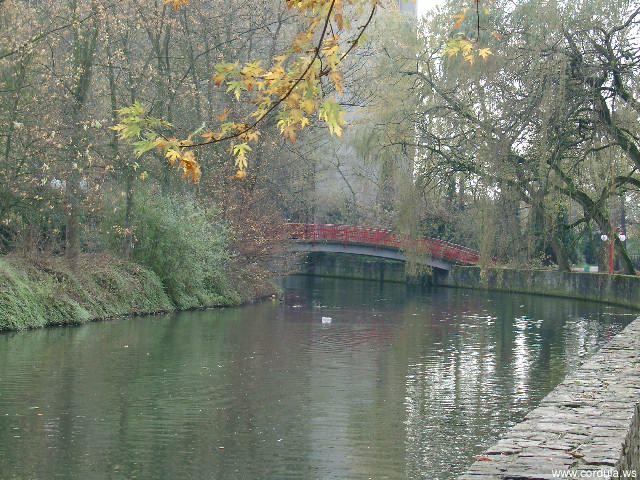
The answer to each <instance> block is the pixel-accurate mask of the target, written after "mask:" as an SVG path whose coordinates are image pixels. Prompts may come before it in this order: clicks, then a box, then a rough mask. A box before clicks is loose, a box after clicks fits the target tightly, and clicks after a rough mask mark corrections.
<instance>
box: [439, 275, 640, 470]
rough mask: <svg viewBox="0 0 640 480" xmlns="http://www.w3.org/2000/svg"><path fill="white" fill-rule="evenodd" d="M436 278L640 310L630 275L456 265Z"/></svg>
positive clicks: (638, 281)
mask: <svg viewBox="0 0 640 480" xmlns="http://www.w3.org/2000/svg"><path fill="white" fill-rule="evenodd" d="M436 281H437V283H439V284H442V285H447V286H451V287H463V288H481V289H482V288H485V289H489V290H501V291H506V292H518V293H534V294H542V295H551V296H557V297H570V298H579V299H584V300H594V301H597V302H606V303H612V304H617V305H624V306H627V307H632V308H639V309H640V277H634V276H628V275H613V276H610V275H607V274H603V273H576V272H571V273H569V272H558V271H554V270H514V269H506V268H488V269H484V270H483V269H481V268H480V267H454V268H453V269H452V270H451V272H449V274H448V275H446V276H444V275H443V276H441V277H439V276H437V277H436ZM639 478H640V477H639Z"/></svg>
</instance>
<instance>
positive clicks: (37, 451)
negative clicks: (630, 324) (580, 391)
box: [0, 279, 633, 480]
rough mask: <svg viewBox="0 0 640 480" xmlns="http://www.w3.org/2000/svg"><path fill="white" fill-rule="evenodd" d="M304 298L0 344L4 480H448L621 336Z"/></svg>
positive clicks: (516, 300) (384, 292)
mask: <svg viewBox="0 0 640 480" xmlns="http://www.w3.org/2000/svg"><path fill="white" fill-rule="evenodd" d="M294 284H295V287H296V289H295V291H294V290H293V289H290V290H289V291H290V292H291V291H294V293H295V295H296V299H295V304H300V305H302V306H301V307H299V308H293V307H292V305H278V304H272V303H266V304H261V305H256V306H251V307H246V308H239V309H228V310H222V311H207V312H188V313H183V314H179V315H178V316H176V317H160V318H147V319H132V320H124V321H116V322H108V323H98V324H92V325H86V326H83V327H79V328H61V329H49V330H42V331H38V332H29V333H25V334H20V335H2V336H0V393H1V394H2V395H0V471H2V472H3V474H5V472H21V474H22V475H25V476H27V475H30V476H32V477H35V478H43V477H45V476H54V475H59V476H61V477H64V478H95V477H96V472H99V473H103V472H108V473H109V472H114V473H113V476H114V477H117V474H116V472H125V473H123V475H127V476H133V475H137V476H138V477H140V478H145V477H146V478H188V477H191V478H225V479H231V480H234V479H240V478H242V479H244V478H278V479H283V478H300V477H301V476H302V477H305V478H326V477H331V476H335V477H339V478H368V477H369V476H373V477H375V478H384V477H385V476H386V477H388V478H398V477H400V478H404V477H407V478H424V477H427V478H435V477H436V476H439V475H442V476H440V477H439V478H445V477H447V476H453V474H454V473H455V472H456V471H460V470H462V469H464V465H465V463H466V460H465V459H470V458H471V455H473V454H474V453H478V452H480V451H482V449H483V447H484V446H486V445H488V444H490V443H491V442H492V441H493V439H494V438H495V437H496V436H497V435H499V434H500V432H502V431H504V430H505V429H506V428H507V427H508V426H509V425H510V424H513V423H514V422H516V421H518V420H519V419H520V418H522V416H523V415H524V414H525V413H526V412H527V411H528V410H529V409H530V408H531V406H532V405H533V404H535V403H537V402H538V401H539V400H540V398H541V397H542V396H544V394H546V393H547V392H548V391H549V390H550V389H551V388H553V386H555V385H556V384H557V383H558V382H559V381H560V380H561V379H562V378H563V376H564V374H565V372H567V371H569V369H572V368H574V366H575V365H577V363H578V362H579V361H580V357H581V356H583V354H584V353H585V352H588V351H590V350H592V349H593V348H594V347H595V346H597V345H599V344H600V343H601V342H602V341H603V339H604V338H606V337H607V336H610V335H612V334H613V333H615V332H616V331H618V330H619V329H620V328H621V323H620V319H619V318H617V317H616V316H615V315H602V313H603V312H609V313H612V312H615V310H605V309H606V307H602V306H597V305H594V304H586V303H581V302H575V301H573V300H561V299H549V298H544V297H528V296H518V295H501V294H489V293H486V292H471V291H464V290H453V289H444V290H435V291H427V290H424V291H421V290H411V289H408V288H406V287H405V286H403V285H382V286H381V285H380V284H377V283H375V282H369V283H367V282H345V281H336V280H327V279H324V280H319V279H313V280H310V279H300V280H296V281H294ZM298 299H300V300H298ZM521 305H522V307H521ZM327 312H328V313H329V316H332V317H333V318H334V322H333V324H332V325H331V326H330V327H329V328H322V326H321V325H320V317H321V316H322V315H323V314H326V313H327ZM632 318H633V317H624V320H631V319H632ZM125 346H126V347H125ZM35 406H37V407H39V408H38V409H30V407H35ZM7 413H8V414H9V415H8V416H6V415H5V414H7ZM37 413H42V415H37ZM16 427H17V428H18V430H14V428H16ZM14 436H19V437H20V438H14ZM219 446H223V447H224V451H222V450H219V449H218V447H219ZM456 469H457V470H456ZM443 472H444V473H443ZM11 475H12V473H9V478H11Z"/></svg>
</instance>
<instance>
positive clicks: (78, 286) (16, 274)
mask: <svg viewBox="0 0 640 480" xmlns="http://www.w3.org/2000/svg"><path fill="white" fill-rule="evenodd" d="M233 277H234V278H233V282H229V283H228V284H233V285H234V286H235V287H234V288H231V287H225V288H220V286H219V285H216V286H215V287H214V286H212V285H202V286H200V288H198V289H194V291H193V293H192V295H190V296H189V297H188V298H185V296H184V295H180V296H174V297H173V298H172V295H171V289H168V288H167V287H166V285H164V284H163V282H162V281H161V279H160V277H159V276H158V275H157V274H156V273H154V272H153V271H151V270H149V269H147V268H145V267H143V266H141V265H139V264H136V263H132V262H125V261H122V260H118V259H115V258H113V257H110V256H97V255H84V256H81V257H80V259H79V260H78V264H77V266H76V267H75V268H73V269H72V268H70V267H69V265H68V264H67V263H66V262H64V260H62V259H51V258H47V259H43V260H33V259H25V258H21V257H15V256H8V257H0V331H2V330H23V329H27V328H38V327H45V326H49V325H68V324H80V323H84V322H87V321H91V320H102V319H109V318H115V317H121V316H126V315H146V314H153V313H160V312H169V311H173V310H181V309H187V308H199V307H201V308H203V307H214V306H232V305H240V304H242V303H247V302H249V301H251V300H254V299H256V298H259V297H263V296H266V295H268V294H270V293H272V292H273V291H274V287H273V286H272V285H271V284H270V283H269V282H268V281H264V280H263V281H256V279H254V278H251V277H252V276H251V275H250V274H249V273H248V272H242V273H240V274H237V275H234V276H233Z"/></svg>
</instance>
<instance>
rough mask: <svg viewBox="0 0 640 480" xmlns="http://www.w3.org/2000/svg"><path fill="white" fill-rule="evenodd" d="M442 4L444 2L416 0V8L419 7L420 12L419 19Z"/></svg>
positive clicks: (438, 0) (441, 0) (440, 0)
mask: <svg viewBox="0 0 640 480" xmlns="http://www.w3.org/2000/svg"><path fill="white" fill-rule="evenodd" d="M442 2H443V0H416V7H417V10H418V17H421V16H422V15H424V14H425V13H426V12H428V11H429V9H430V8H431V7H433V6H435V5H439V4H440V3H442Z"/></svg>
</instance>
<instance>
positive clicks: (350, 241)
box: [287, 223, 479, 271]
mask: <svg viewBox="0 0 640 480" xmlns="http://www.w3.org/2000/svg"><path fill="white" fill-rule="evenodd" d="M287 228H288V233H289V238H290V239H291V240H292V244H291V250H292V251H298V252H323V253H342V254H352V255H366V256H369V257H378V258H384V259H389V260H398V261H402V262H404V261H406V260H407V257H406V255H405V253H404V249H405V248H407V247H409V248H411V249H412V250H413V251H416V252H418V253H424V254H425V263H426V264H427V265H429V266H430V267H432V268H437V269H439V270H446V271H448V270H450V269H451V267H452V266H453V265H476V264H477V263H478V261H479V254H478V252H477V251H475V250H472V249H469V248H466V247H463V246H461V245H456V244H453V243H450V242H446V241H443V240H438V239H433V238H422V239H418V240H409V239H407V238H404V237H402V236H400V235H397V234H395V233H393V232H391V231H389V230H384V229H379V228H369V227H358V226H350V225H331V224H317V223H313V224H305V223H290V224H287Z"/></svg>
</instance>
